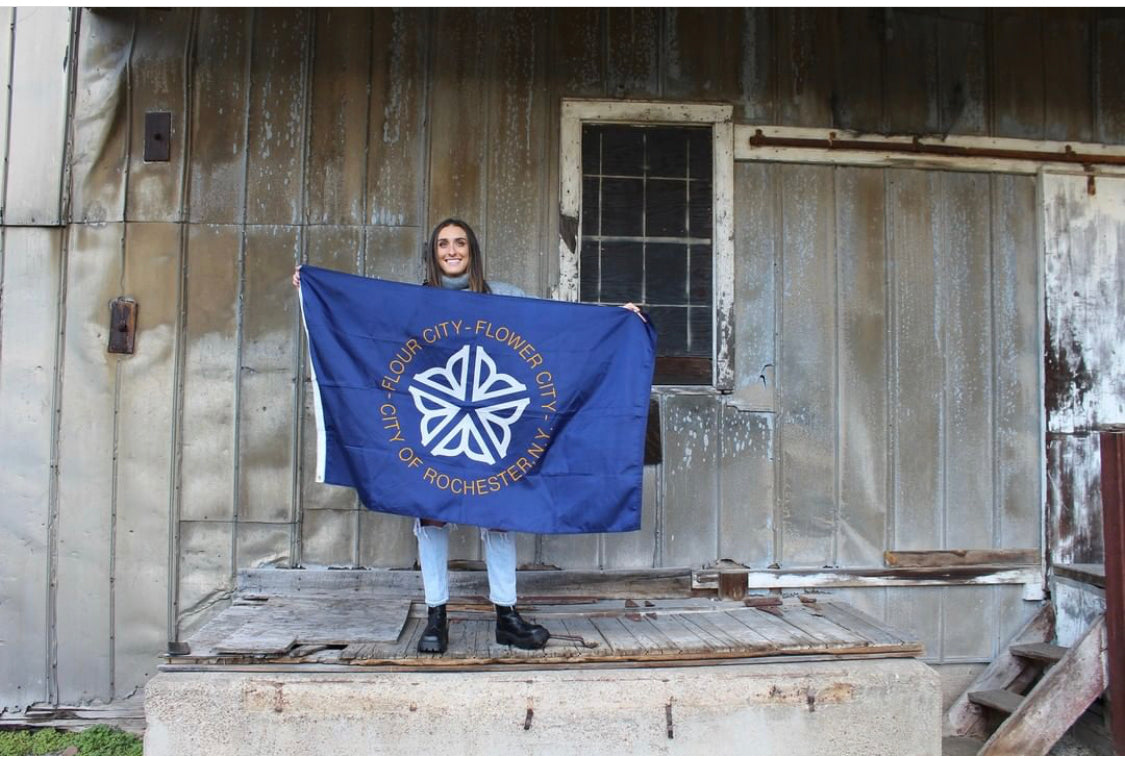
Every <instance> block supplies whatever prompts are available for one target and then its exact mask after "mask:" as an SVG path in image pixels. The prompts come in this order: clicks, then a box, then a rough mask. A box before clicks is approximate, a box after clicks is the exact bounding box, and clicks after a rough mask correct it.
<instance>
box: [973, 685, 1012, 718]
mask: <svg viewBox="0 0 1125 759" xmlns="http://www.w3.org/2000/svg"><path fill="white" fill-rule="evenodd" d="M969 700H970V701H972V702H973V703H974V704H977V705H979V706H987V707H988V708H989V709H995V710H996V711H998V712H1004V713H1005V714H1011V713H1012V712H1014V711H1015V710H1016V709H1018V708H1019V705H1020V704H1021V703H1023V696H1021V695H1019V694H1018V693H1012V692H1011V691H1010V690H978V691H973V692H971V693H969Z"/></svg>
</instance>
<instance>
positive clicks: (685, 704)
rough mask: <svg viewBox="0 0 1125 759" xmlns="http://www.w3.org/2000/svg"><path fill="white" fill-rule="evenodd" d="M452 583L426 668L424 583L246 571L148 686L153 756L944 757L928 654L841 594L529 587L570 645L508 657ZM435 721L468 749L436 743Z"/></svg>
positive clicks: (570, 578) (667, 575) (645, 582)
mask: <svg viewBox="0 0 1125 759" xmlns="http://www.w3.org/2000/svg"><path fill="white" fill-rule="evenodd" d="M450 580H451V583H450V585H451V593H452V597H451V600H450V603H449V614H450V626H449V649H448V650H447V651H446V653H444V654H441V655H436V654H420V653H418V652H417V641H418V637H419V636H420V635H421V632H422V629H423V627H424V626H425V616H426V612H425V605H424V603H422V601H421V593H420V587H421V586H420V578H419V577H418V573H417V572H413V571H396V570H247V571H244V572H241V573H240V575H239V590H238V592H237V593H236V595H235V597H234V599H233V602H232V604H231V605H230V607H229V608H227V609H225V610H224V611H222V612H221V613H220V614H218V615H217V616H216V617H214V618H213V619H212V620H211V621H210V622H208V623H207V624H206V625H204V626H203V627H201V628H200V629H199V630H198V631H196V632H195V633H194V634H193V635H191V636H190V637H189V638H188V639H187V640H186V641H183V642H181V643H178V644H175V645H174V646H173V648H176V649H177V651H176V652H175V653H172V652H170V653H169V654H168V655H167V659H166V663H165V664H164V665H163V666H162V667H161V673H160V674H159V675H158V676H157V677H156V678H154V679H153V680H152V681H151V682H150V684H149V686H148V689H147V693H146V711H147V716H148V726H149V729H148V731H147V733H146V752H152V753H163V754H176V753H180V752H190V753H197V754H209V753H239V749H240V747H245V746H253V750H254V751H255V752H258V753H292V754H299V753H304V752H306V751H307V750H310V749H311V748H315V749H316V750H317V751H318V752H319V753H331V754H347V753H368V754H378V753H400V754H401V753H413V752H416V751H417V752H424V753H442V752H446V751H450V750H454V749H456V750H457V751H458V753H468V754H473V753H508V752H514V753H532V754H534V753H554V754H560V753H563V754H565V753H594V754H597V753H615V754H620V753H654V752H658V751H659V752H672V753H682V752H688V753H766V754H777V753H814V754H815V753H841V752H842V753H861V754H862V753H887V754H895V753H915V754H918V753H922V754H926V753H940V746H941V738H940V718H941V715H940V704H941V696H940V687H939V684H938V683H939V680H938V677H937V675H936V673H935V672H934V671H933V670H932V669H931V668H929V667H928V666H926V665H925V664H923V663H921V662H920V661H917V658H918V657H920V656H922V655H923V653H924V647H923V645H922V643H921V642H920V641H919V640H918V639H917V638H916V637H914V636H912V635H910V634H906V633H902V632H899V631H896V630H893V629H891V628H889V627H887V626H886V625H885V624H884V623H882V622H880V621H878V620H876V619H874V618H873V617H870V616H868V615H867V614H865V613H863V612H862V611H859V610H858V609H855V608H853V607H851V606H849V605H848V604H845V603H842V602H839V601H836V600H833V597H832V596H831V595H830V594H817V595H804V594H798V593H796V592H792V593H786V594H784V595H783V594H781V593H777V594H765V595H751V596H746V597H745V598H740V599H723V598H719V597H716V596H715V594H714V593H713V592H708V591H700V590H698V589H697V590H695V591H693V590H692V584H693V583H692V580H693V577H692V572H691V570H687V569H684V570H660V571H657V572H645V573H641V572H633V571H617V572H614V571H605V572H565V571H557V570H556V571H528V572H522V573H521V578H520V580H521V588H522V590H523V595H522V598H521V610H522V612H523V614H524V616H525V617H527V618H530V619H534V620H536V621H538V622H540V623H541V624H544V625H546V626H547V628H548V629H549V630H551V632H552V633H553V634H556V635H558V636H559V637H558V638H553V639H551V640H550V641H549V642H548V645H547V646H546V647H545V648H543V649H541V650H538V651H524V650H520V649H516V648H513V647H510V646H501V645H498V644H496V642H495V637H494V633H493V628H494V624H495V622H494V613H493V610H492V607H491V605H490V604H489V603H488V601H487V597H486V595H485V594H484V593H485V592H486V587H487V583H486V581H485V578H484V573H483V572H480V571H454V572H451V577H450ZM580 594H581V595H580ZM888 709H890V710H894V709H899V710H901V711H902V714H901V716H900V717H899V718H898V719H893V718H887V717H886V715H887V712H888ZM427 710H428V711H427ZM513 710H514V711H513ZM420 713H422V714H429V715H430V717H428V718H422V717H420V716H419V715H420ZM437 719H440V720H441V724H442V725H445V726H448V727H447V728H446V727H443V732H445V731H446V730H448V734H449V735H457V736H458V739H457V740H456V741H454V742H453V743H455V744H456V745H451V744H448V743H443V744H442V745H435V744H434V743H433V742H432V740H433V729H434V727H433V725H434V724H435V723H434V720H437ZM220 722H221V723H222V724H224V725H229V726H228V727H226V728H223V729H219V728H218V727H217V723H220ZM212 723H216V725H213V724H212ZM867 723H870V724H867ZM577 724H581V725H582V730H581V731H576V730H575V729H574V726H575V725H577ZM716 724H718V725H720V727H716ZM411 725H414V726H415V727H414V728H411ZM861 725H862V727H861ZM903 725H907V727H905V728H904V727H903ZM533 728H534V729H533ZM750 736H753V738H751V737H750ZM464 741H467V742H469V743H468V744H464Z"/></svg>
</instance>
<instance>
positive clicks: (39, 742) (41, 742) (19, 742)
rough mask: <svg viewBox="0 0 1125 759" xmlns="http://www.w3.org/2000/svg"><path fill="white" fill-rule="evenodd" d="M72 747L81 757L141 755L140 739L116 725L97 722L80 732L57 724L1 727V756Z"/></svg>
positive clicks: (27, 754)
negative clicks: (33, 727) (31, 727)
mask: <svg viewBox="0 0 1125 759" xmlns="http://www.w3.org/2000/svg"><path fill="white" fill-rule="evenodd" d="M71 746H73V747H75V748H77V749H78V756H140V755H141V753H142V750H143V747H144V744H143V742H142V741H141V739H140V738H138V737H137V736H135V735H133V734H132V733H127V732H125V731H124V730H118V729H117V728H115V727H106V726H105V725H95V726H94V727H88V728H86V729H85V730H82V731H80V732H76V733H62V732H59V731H58V730H55V729H54V728H53V727H48V728H45V729H42V730H0V756H48V755H51V754H58V753H59V752H60V751H63V750H65V749H67V748H70V747H71Z"/></svg>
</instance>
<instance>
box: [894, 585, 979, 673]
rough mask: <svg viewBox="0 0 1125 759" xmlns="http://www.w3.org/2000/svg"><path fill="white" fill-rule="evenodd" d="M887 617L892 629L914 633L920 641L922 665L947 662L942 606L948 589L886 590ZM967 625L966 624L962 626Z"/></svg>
mask: <svg viewBox="0 0 1125 759" xmlns="http://www.w3.org/2000/svg"><path fill="white" fill-rule="evenodd" d="M884 592H885V593H886V616H885V617H884V619H885V621H886V622H887V624H888V625H890V626H891V627H893V628H895V629H896V630H902V631H903V632H909V633H914V635H915V636H916V638H915V639H916V640H920V641H922V645H923V646H925V655H924V656H923V657H922V661H926V662H932V663H938V662H941V661H942V660H943V656H942V653H943V645H942V644H943V642H944V641H943V639H942V629H941V622H942V616H943V614H942V602H943V601H944V600H945V588H941V587H921V588H886V589H885V590H884ZM961 624H964V621H962V622H961Z"/></svg>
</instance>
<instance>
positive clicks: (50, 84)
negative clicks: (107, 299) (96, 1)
mask: <svg viewBox="0 0 1125 759" xmlns="http://www.w3.org/2000/svg"><path fill="white" fill-rule="evenodd" d="M74 13H77V11H72V10H71V9H70V8H65V7H63V8H58V7H55V8H52V7H43V8H34V7H24V8H16V10H15V20H14V22H13V25H14V29H13V32H12V35H13V36H12V48H13V49H12V74H11V89H10V91H9V93H8V94H9V96H10V98H11V106H10V107H11V113H10V114H9V117H10V118H9V121H10V123H9V125H8V130H9V132H8V156H7V159H8V165H7V174H6V177H7V187H6V188H5V194H4V202H5V207H4V209H3V222H4V223H5V224H51V225H54V224H59V223H61V221H62V217H61V214H62V202H63V179H64V166H63V161H64V156H65V152H66V133H67V115H68V114H67V103H68V100H69V94H70V93H69V90H70V81H69V77H70V72H71V69H72V67H73V66H74V63H73V61H71V59H70V58H69V50H70V37H71V25H72V18H73V14H74Z"/></svg>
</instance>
